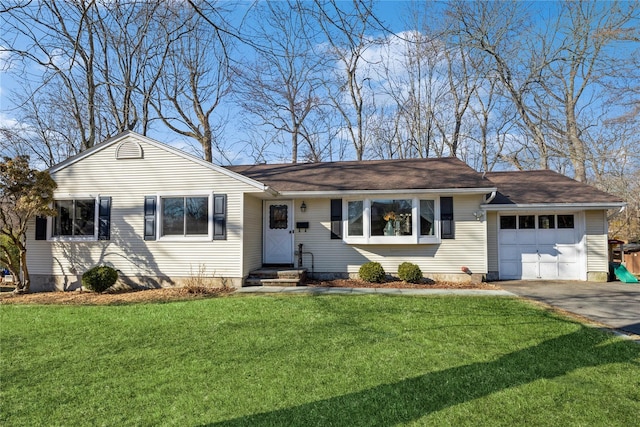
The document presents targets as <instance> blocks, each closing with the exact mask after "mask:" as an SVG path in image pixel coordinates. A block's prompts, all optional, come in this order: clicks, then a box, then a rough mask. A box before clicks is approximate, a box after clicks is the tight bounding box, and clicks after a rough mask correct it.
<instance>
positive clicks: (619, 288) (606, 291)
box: [495, 280, 640, 335]
mask: <svg viewBox="0 0 640 427" xmlns="http://www.w3.org/2000/svg"><path fill="white" fill-rule="evenodd" d="M495 284H496V285H497V286H500V287H501V288H503V289H504V290H506V291H509V292H512V293H514V294H516V295H518V296H521V297H525V298H529V299H532V300H535V301H541V302H543V303H546V304H549V305H552V306H554V307H558V308H561V309H563V310H567V311H570V312H572V313H576V314H579V315H581V316H584V317H586V318H588V319H592V320H595V321H597V322H600V323H603V324H605V325H607V326H610V327H612V328H615V329H620V330H622V331H625V332H630V333H633V334H636V335H640V284H637V283H636V284H627V283H622V282H608V283H596V282H573V281H571V282H569V281H567V282H551V281H528V280H523V281H503V282H496V283H495Z"/></svg>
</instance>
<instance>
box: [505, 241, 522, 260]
mask: <svg viewBox="0 0 640 427" xmlns="http://www.w3.org/2000/svg"><path fill="white" fill-rule="evenodd" d="M502 249H503V253H502V260H503V261H515V262H518V263H519V262H520V261H521V259H520V250H519V249H518V246H516V245H504V246H502Z"/></svg>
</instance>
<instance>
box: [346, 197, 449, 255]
mask: <svg viewBox="0 0 640 427" xmlns="http://www.w3.org/2000/svg"><path fill="white" fill-rule="evenodd" d="M447 199H451V198H450V197H449V198H446V197H441V198H437V197H434V198H429V197H411V198H398V199H392V198H370V199H369V198H365V199H362V200H347V201H346V203H344V204H343V209H344V215H343V217H344V218H346V220H345V221H344V240H345V241H346V242H347V243H352V244H416V243H437V242H439V241H440V239H441V238H443V236H442V232H441V230H440V227H441V225H442V224H441V223H442V221H441V218H440V215H441V206H440V203H439V202H441V200H447ZM447 209H448V210H450V212H448V217H447V220H448V221H450V224H449V227H448V229H449V228H451V227H452V223H453V203H450V204H447Z"/></svg>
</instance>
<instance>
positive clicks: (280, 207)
mask: <svg viewBox="0 0 640 427" xmlns="http://www.w3.org/2000/svg"><path fill="white" fill-rule="evenodd" d="M292 207H293V203H292V202H291V201H290V200H275V201H267V202H265V205H264V215H263V218H264V239H263V241H264V251H263V262H264V263H265V264H292V263H293V218H292V214H293V209H292Z"/></svg>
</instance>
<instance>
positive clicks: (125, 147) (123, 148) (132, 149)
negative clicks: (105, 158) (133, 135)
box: [116, 141, 142, 160]
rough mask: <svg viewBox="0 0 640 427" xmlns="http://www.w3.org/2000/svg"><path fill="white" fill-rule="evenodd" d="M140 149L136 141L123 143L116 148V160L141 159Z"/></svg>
mask: <svg viewBox="0 0 640 427" xmlns="http://www.w3.org/2000/svg"><path fill="white" fill-rule="evenodd" d="M141 158H142V147H141V146H140V144H139V143H138V142H137V141H123V142H121V143H120V144H118V147H116V159H117V160H122V159H141Z"/></svg>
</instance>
